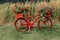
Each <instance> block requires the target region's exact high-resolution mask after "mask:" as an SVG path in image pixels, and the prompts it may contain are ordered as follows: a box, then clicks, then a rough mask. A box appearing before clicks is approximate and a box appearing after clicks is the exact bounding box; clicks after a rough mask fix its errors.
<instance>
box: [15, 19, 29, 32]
mask: <svg viewBox="0 0 60 40" xmlns="http://www.w3.org/2000/svg"><path fill="white" fill-rule="evenodd" d="M27 23H28V21H27V20H26V19H24V18H19V19H17V20H16V21H15V23H14V25H15V28H16V30H18V31H20V32H23V31H25V30H26V29H27Z"/></svg>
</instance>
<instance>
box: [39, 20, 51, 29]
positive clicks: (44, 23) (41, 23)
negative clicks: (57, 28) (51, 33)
mask: <svg viewBox="0 0 60 40" xmlns="http://www.w3.org/2000/svg"><path fill="white" fill-rule="evenodd" d="M38 28H39V29H52V20H51V19H47V20H45V21H39V22H38Z"/></svg>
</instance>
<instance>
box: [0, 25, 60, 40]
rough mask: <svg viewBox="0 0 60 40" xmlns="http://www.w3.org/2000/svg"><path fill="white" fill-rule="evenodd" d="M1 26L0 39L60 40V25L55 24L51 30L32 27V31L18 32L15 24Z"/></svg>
mask: <svg viewBox="0 0 60 40" xmlns="http://www.w3.org/2000/svg"><path fill="white" fill-rule="evenodd" d="M1 27H2V28H0V40H60V25H59V24H54V25H53V29H51V30H45V29H44V30H39V29H38V28H35V29H32V30H31V32H30V33H28V32H27V31H25V32H18V31H16V30H15V28H14V26H13V25H3V26H1Z"/></svg>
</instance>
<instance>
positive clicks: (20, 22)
mask: <svg viewBox="0 0 60 40" xmlns="http://www.w3.org/2000/svg"><path fill="white" fill-rule="evenodd" d="M14 12H15V13H17V14H16V20H15V22H14V26H15V28H16V30H18V31H20V32H24V31H25V30H28V32H30V29H31V28H34V26H33V25H34V23H35V22H36V21H37V22H38V28H39V29H40V30H42V29H43V28H42V27H41V16H40V15H39V14H38V15H35V16H30V17H28V18H34V17H35V18H34V20H33V21H30V20H29V19H27V18H25V17H24V14H23V13H18V12H16V11H14ZM44 19H45V20H44V21H42V24H44V25H46V24H47V23H49V25H48V26H49V29H51V28H52V20H51V19H50V18H49V17H46V16H44ZM47 20H48V21H49V22H47Z"/></svg>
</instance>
